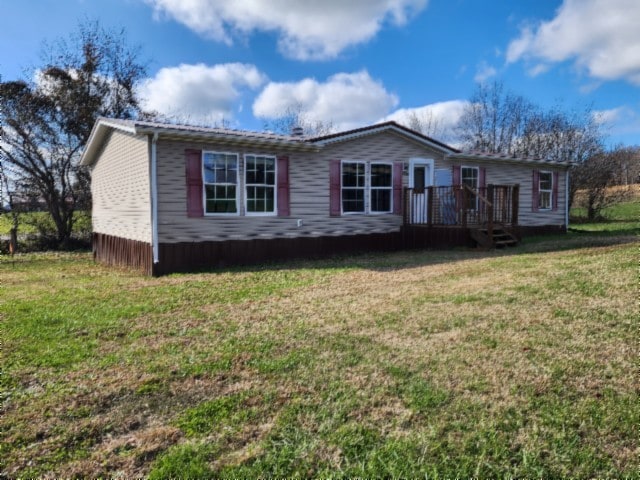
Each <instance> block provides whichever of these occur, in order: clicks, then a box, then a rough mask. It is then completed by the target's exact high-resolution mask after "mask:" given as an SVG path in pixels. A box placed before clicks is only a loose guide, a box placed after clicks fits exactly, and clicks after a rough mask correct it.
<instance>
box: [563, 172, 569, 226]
mask: <svg viewBox="0 0 640 480" xmlns="http://www.w3.org/2000/svg"><path fill="white" fill-rule="evenodd" d="M564 231H565V232H568V231H569V169H568V168H567V171H566V172H565V182H564Z"/></svg>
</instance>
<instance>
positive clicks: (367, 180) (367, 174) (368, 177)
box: [364, 161, 394, 215]
mask: <svg viewBox="0 0 640 480" xmlns="http://www.w3.org/2000/svg"><path fill="white" fill-rule="evenodd" d="M373 165H388V166H390V167H391V185H390V186H389V187H373V186H372V185H371V167H372V166H373ZM368 170H369V171H368V172H367V168H366V167H365V179H364V184H365V188H367V187H368V189H369V212H367V213H369V214H370V215H387V214H389V213H393V180H394V178H393V162H383V161H381V162H369V169H368ZM367 184H368V185H367ZM374 189H375V190H389V192H390V194H389V197H390V199H391V200H390V201H389V210H387V211H377V210H376V211H375V212H374V211H373V210H372V209H371V205H372V202H371V196H372V194H373V190H374ZM366 207H367V206H366V205H365V210H366Z"/></svg>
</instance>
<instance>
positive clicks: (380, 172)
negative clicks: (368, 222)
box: [370, 163, 393, 213]
mask: <svg viewBox="0 0 640 480" xmlns="http://www.w3.org/2000/svg"><path fill="white" fill-rule="evenodd" d="M370 178H371V181H370V185H371V187H370V188H371V192H370V210H371V213H390V212H391V199H392V197H393V165H392V164H390V163H371V174H370Z"/></svg>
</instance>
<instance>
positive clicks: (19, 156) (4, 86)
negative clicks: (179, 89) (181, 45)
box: [0, 22, 145, 247]
mask: <svg viewBox="0 0 640 480" xmlns="http://www.w3.org/2000/svg"><path fill="white" fill-rule="evenodd" d="M46 48H47V50H46V56H47V58H48V60H47V62H46V63H45V65H44V67H43V68H41V69H36V70H35V72H34V77H33V79H30V80H17V81H10V82H0V152H2V154H3V156H4V159H5V162H6V163H7V164H8V165H10V166H11V170H12V171H13V172H14V174H15V176H16V178H14V180H15V182H16V183H17V184H19V185H24V186H25V188H29V189H34V190H35V191H37V192H38V195H39V196H40V198H41V200H42V201H43V202H44V203H45V204H46V206H47V211H48V212H49V214H50V216H51V218H52V220H53V223H54V224H55V227H56V233H55V238H54V241H55V243H56V244H57V245H58V246H61V247H64V246H66V245H67V244H68V242H69V241H70V239H71V233H72V232H73V227H74V222H75V215H74V214H75V212H76V209H77V208H78V207H83V208H86V207H87V205H88V204H89V201H90V194H89V190H88V185H89V179H88V172H86V171H85V170H84V169H83V168H81V167H80V166H79V164H78V161H79V158H80V154H81V151H82V148H83V147H84V145H85V144H86V142H87V140H88V138H89V135H90V133H91V129H92V127H93V125H94V123H95V121H96V119H97V118H98V117H99V116H109V117H115V118H131V117H134V116H135V115H136V114H137V113H138V112H139V111H140V106H139V104H138V100H137V98H136V94H135V87H136V84H137V82H138V81H139V80H140V79H141V78H143V77H144V74H145V67H144V65H142V64H141V63H140V62H138V61H137V50H135V49H133V50H132V49H129V48H128V47H127V44H126V39H125V35H124V32H123V31H120V32H113V31H107V30H105V29H103V28H102V27H101V26H100V25H99V24H98V23H97V22H85V23H83V24H80V25H79V29H78V32H77V33H76V34H75V35H73V36H72V37H71V38H70V39H69V40H60V41H58V42H57V43H56V44H55V45H54V46H52V47H46Z"/></svg>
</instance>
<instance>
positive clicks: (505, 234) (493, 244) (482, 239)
mask: <svg viewBox="0 0 640 480" xmlns="http://www.w3.org/2000/svg"><path fill="white" fill-rule="evenodd" d="M471 237H472V238H473V239H474V240H475V241H476V242H477V244H478V247H479V248H482V249H486V250H490V249H492V248H504V247H514V246H516V245H517V244H518V238H517V237H516V236H515V235H514V234H513V233H511V232H509V231H508V230H507V229H505V228H504V227H503V226H500V225H494V227H493V231H492V233H491V235H489V229H488V228H486V227H480V228H472V229H471Z"/></svg>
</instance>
